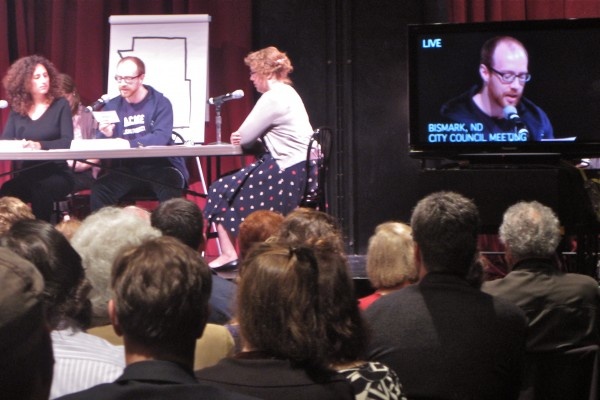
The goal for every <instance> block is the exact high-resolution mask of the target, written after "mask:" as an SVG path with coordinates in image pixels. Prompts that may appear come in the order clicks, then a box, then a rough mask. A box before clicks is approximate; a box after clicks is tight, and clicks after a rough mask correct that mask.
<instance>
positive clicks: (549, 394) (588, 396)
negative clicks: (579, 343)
mask: <svg viewBox="0 0 600 400" xmlns="http://www.w3.org/2000/svg"><path fill="white" fill-rule="evenodd" d="M598 356H599V347H598V346H597V345H590V346H586V347H580V348H576V349H571V350H566V351H560V352H559V351H557V352H548V353H528V354H527V355H526V356H525V381H524V385H523V386H524V388H523V390H522V391H521V394H520V396H519V400H540V399H543V400H563V399H569V400H598V394H599V393H598V374H599V370H598Z"/></svg>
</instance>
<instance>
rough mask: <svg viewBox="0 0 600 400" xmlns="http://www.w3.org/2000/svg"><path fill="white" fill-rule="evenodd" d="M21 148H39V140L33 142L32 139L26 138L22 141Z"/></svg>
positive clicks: (40, 145)
mask: <svg viewBox="0 0 600 400" xmlns="http://www.w3.org/2000/svg"><path fill="white" fill-rule="evenodd" d="M23 148H24V149H31V150H41V149H42V144H41V143H40V142H34V141H33V140H26V141H25V142H23Z"/></svg>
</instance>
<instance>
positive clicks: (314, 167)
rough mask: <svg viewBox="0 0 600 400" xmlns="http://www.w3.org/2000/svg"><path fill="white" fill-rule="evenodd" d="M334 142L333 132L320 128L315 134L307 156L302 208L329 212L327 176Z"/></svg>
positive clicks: (311, 139)
mask: <svg viewBox="0 0 600 400" xmlns="http://www.w3.org/2000/svg"><path fill="white" fill-rule="evenodd" d="M332 141H333V131H332V130H331V128H328V127H319V128H317V129H315V131H314V132H313V134H312V136H311V138H310V141H309V143H308V151H307V154H306V173H307V177H306V184H305V187H304V194H303V196H302V200H301V201H300V207H309V208H314V209H316V210H320V211H324V212H325V211H327V209H328V202H327V174H328V171H329V158H330V156H331V148H332Z"/></svg>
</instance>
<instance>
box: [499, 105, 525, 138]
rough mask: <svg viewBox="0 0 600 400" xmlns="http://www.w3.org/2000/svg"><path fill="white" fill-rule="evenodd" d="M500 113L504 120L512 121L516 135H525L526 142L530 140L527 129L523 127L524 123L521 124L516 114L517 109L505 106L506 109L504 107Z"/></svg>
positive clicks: (521, 121)
mask: <svg viewBox="0 0 600 400" xmlns="http://www.w3.org/2000/svg"><path fill="white" fill-rule="evenodd" d="M502 112H503V113H504V118H506V119H507V120H509V121H513V122H514V123H515V127H516V128H517V133H520V134H525V135H527V140H529V139H530V137H529V130H528V129H527V126H526V125H525V123H524V122H523V120H522V119H521V117H519V114H518V113H517V109H516V108H515V106H506V107H504V109H503V110H502Z"/></svg>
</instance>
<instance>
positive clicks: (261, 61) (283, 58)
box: [244, 46, 294, 85]
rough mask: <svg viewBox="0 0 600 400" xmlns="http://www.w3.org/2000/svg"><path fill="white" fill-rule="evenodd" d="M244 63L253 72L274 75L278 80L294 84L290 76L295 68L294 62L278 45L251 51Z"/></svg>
mask: <svg viewBox="0 0 600 400" xmlns="http://www.w3.org/2000/svg"><path fill="white" fill-rule="evenodd" d="M244 63H246V65H247V66H248V67H249V68H250V70H251V71H252V72H255V73H257V74H261V75H264V76H269V75H273V76H274V77H275V79H277V80H278V81H281V82H283V83H287V84H288V85H291V84H292V80H291V79H290V78H288V75H289V74H290V73H291V72H292V71H293V70H294V67H293V66H292V62H291V61H290V59H289V58H288V56H287V54H285V53H283V52H281V51H279V49H277V47H273V46H270V47H266V48H264V49H262V50H258V51H255V52H253V53H250V54H248V55H247V56H246V58H244Z"/></svg>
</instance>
